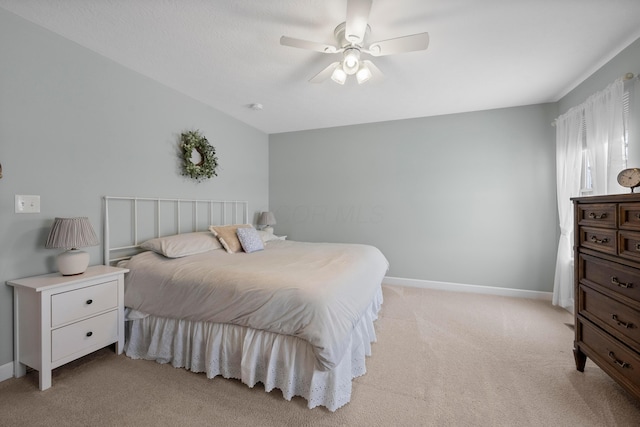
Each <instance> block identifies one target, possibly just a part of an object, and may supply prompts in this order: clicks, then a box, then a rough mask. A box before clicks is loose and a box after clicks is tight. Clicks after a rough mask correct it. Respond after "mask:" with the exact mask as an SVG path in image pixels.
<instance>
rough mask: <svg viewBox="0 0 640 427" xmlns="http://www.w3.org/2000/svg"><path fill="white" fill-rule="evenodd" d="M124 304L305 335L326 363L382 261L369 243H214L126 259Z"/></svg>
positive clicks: (375, 282) (376, 279)
mask: <svg viewBox="0 0 640 427" xmlns="http://www.w3.org/2000/svg"><path fill="white" fill-rule="evenodd" d="M127 268H129V269H130V272H129V273H128V274H127V275H126V279H125V295H124V303H125V306H126V307H129V308H132V309H135V310H138V311H141V312H143V313H146V314H151V315H156V316H160V317H168V318H174V319H188V320H198V321H207V322H215V323H231V324H235V325H239V326H247V327H250V328H253V329H259V330H266V331H270V332H276V333H279V334H286V335H292V336H296V337H299V338H302V339H304V340H306V341H308V342H309V343H310V344H311V345H312V347H313V349H314V352H315V355H316V359H317V362H318V368H320V369H331V368H333V367H334V366H336V365H337V364H338V363H339V362H340V361H341V359H342V357H343V356H344V354H345V351H346V350H347V346H348V340H347V337H348V336H349V334H350V333H351V331H352V330H353V328H354V326H355V325H356V323H357V322H358V320H359V319H360V317H361V316H362V315H363V313H364V312H365V310H366V309H367V308H368V307H369V306H370V304H371V302H372V300H373V298H374V295H375V294H376V292H377V291H378V290H379V289H380V285H381V282H382V279H383V277H384V275H385V273H386V271H387V269H388V262H387V260H386V259H385V257H384V256H383V255H382V253H381V252H380V251H379V250H378V249H377V248H375V247H373V246H367V245H355V244H333V243H304V242H293V241H270V242H268V243H267V244H266V247H265V250H263V251H259V252H253V253H250V254H249V253H244V252H240V253H235V254H228V253H227V252H225V251H224V250H222V249H220V250H214V251H209V252H205V253H202V254H198V255H191V256H188V257H184V258H178V259H168V258H165V257H164V256H162V255H158V254H156V253H154V252H143V253H141V254H138V255H136V256H134V257H133V258H132V259H131V260H130V261H129V262H128V263H127Z"/></svg>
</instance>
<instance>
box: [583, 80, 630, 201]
mask: <svg viewBox="0 0 640 427" xmlns="http://www.w3.org/2000/svg"><path fill="white" fill-rule="evenodd" d="M623 93H624V83H623V81H622V79H618V80H616V81H615V82H614V83H612V84H611V85H609V87H607V88H606V89H605V90H603V91H602V92H598V93H597V94H595V95H593V96H591V97H590V98H589V99H588V100H587V102H585V105H584V121H585V128H586V130H587V134H586V141H587V153H588V154H589V156H590V161H591V162H590V164H591V179H592V183H593V193H592V194H593V195H599V194H612V193H619V192H620V189H621V188H620V187H619V186H618V183H617V180H616V176H617V174H618V172H620V170H622V169H623V168H624V167H625V166H626V162H625V153H624V149H625V148H624V121H623V101H622V95H623Z"/></svg>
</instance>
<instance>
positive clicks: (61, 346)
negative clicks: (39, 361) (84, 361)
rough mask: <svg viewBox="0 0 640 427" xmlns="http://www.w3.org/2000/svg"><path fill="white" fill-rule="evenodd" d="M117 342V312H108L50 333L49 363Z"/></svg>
mask: <svg viewBox="0 0 640 427" xmlns="http://www.w3.org/2000/svg"><path fill="white" fill-rule="evenodd" d="M117 340H118V311H117V310H114V311H110V312H108V313H104V314H100V315H98V316H95V317H91V318H89V319H86V320H82V321H80V322H76V323H72V324H70V325H67V326H63V327H62V328H58V329H54V330H53V331H51V361H52V362H56V361H57V360H60V359H63V358H65V357H67V356H71V355H72V354H74V353H77V352H80V351H82V350H84V349H86V348H89V347H94V346H97V345H100V346H105V345H108V344H111V343H112V342H115V341H117Z"/></svg>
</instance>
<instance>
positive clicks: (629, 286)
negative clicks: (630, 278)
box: [611, 276, 633, 289]
mask: <svg viewBox="0 0 640 427" xmlns="http://www.w3.org/2000/svg"><path fill="white" fill-rule="evenodd" d="M611 283H613V284H614V285H617V286H620V287H621V288H625V289H629V288H633V283H623V282H620V281H618V278H617V277H616V276H611Z"/></svg>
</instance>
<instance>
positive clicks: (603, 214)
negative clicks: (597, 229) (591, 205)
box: [589, 212, 607, 219]
mask: <svg viewBox="0 0 640 427" xmlns="http://www.w3.org/2000/svg"><path fill="white" fill-rule="evenodd" d="M606 217H607V213H606V212H603V213H601V214H600V215H598V214H596V213H593V212H589V218H591V219H605V218H606Z"/></svg>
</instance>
